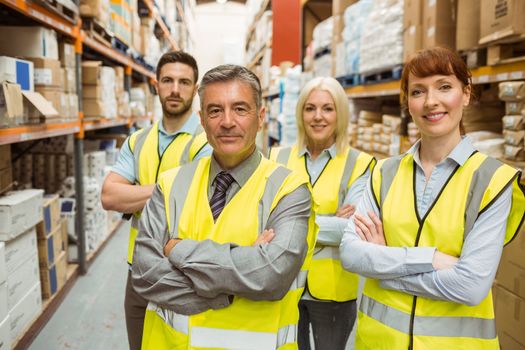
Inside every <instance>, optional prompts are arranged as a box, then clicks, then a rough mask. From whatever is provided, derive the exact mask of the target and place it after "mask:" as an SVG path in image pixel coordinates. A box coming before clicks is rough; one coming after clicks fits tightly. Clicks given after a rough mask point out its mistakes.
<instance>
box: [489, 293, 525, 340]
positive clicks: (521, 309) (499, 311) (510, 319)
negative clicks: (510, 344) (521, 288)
mask: <svg viewBox="0 0 525 350" xmlns="http://www.w3.org/2000/svg"><path fill="white" fill-rule="evenodd" d="M494 289H496V293H495V294H496V295H495V313H496V329H497V332H498V335H501V334H505V335H507V336H509V337H511V338H513V339H514V340H515V341H516V342H518V343H520V344H525V332H523V330H524V329H525V299H522V298H520V297H519V296H517V295H515V294H513V293H511V292H510V291H508V290H506V289H505V288H503V287H501V286H500V285H499V284H498V285H497V286H496V287H495V288H494Z"/></svg>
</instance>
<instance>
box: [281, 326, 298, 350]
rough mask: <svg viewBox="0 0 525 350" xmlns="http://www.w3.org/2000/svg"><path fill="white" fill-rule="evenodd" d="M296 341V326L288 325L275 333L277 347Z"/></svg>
mask: <svg viewBox="0 0 525 350" xmlns="http://www.w3.org/2000/svg"><path fill="white" fill-rule="evenodd" d="M296 341H297V326H296V325H290V326H285V327H282V328H280V329H279V331H278V332H277V347H278V348H279V347H281V346H283V345H285V344H290V343H295V342H296Z"/></svg>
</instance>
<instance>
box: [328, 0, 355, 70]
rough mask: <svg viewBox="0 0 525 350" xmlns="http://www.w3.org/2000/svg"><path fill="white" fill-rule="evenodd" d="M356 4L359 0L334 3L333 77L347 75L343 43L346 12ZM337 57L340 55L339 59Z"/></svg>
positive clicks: (336, 1) (341, 0)
mask: <svg viewBox="0 0 525 350" xmlns="http://www.w3.org/2000/svg"><path fill="white" fill-rule="evenodd" d="M356 2H357V0H335V1H333V2H332V17H333V21H334V27H333V33H332V76H341V75H345V72H344V60H345V59H344V57H345V49H344V43H343V30H344V26H345V20H344V12H345V10H346V9H347V7H348V6H350V5H352V4H354V3H356ZM337 55H339V58H338V57H337ZM338 62H339V64H338ZM338 66H339V71H337V67H338ZM338 73H339V74H338Z"/></svg>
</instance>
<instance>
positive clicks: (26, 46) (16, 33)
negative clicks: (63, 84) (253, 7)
mask: <svg viewBox="0 0 525 350" xmlns="http://www.w3.org/2000/svg"><path fill="white" fill-rule="evenodd" d="M0 32H1V33H2V35H1V36H0V52H2V53H3V54H4V55H8V56H23V57H46V58H52V59H55V60H58V42H57V33H56V32H55V31H54V30H53V29H48V28H45V27H15V26H1V27H0Z"/></svg>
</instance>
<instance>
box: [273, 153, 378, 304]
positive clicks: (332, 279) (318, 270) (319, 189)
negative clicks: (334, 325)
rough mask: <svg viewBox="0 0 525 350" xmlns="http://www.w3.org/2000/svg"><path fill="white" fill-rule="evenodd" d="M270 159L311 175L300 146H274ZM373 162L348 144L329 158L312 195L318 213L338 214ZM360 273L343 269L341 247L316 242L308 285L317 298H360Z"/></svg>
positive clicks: (341, 299) (344, 299)
mask: <svg viewBox="0 0 525 350" xmlns="http://www.w3.org/2000/svg"><path fill="white" fill-rule="evenodd" d="M270 159H272V160H275V161H277V162H278V163H281V164H284V165H286V166H287V167H288V168H290V169H293V170H296V171H300V172H302V173H303V174H304V175H305V176H308V177H310V175H309V174H308V170H307V168H306V158H305V157H304V156H299V150H298V148H297V145H294V146H292V147H286V148H272V150H271V151H270ZM373 163H374V157H372V156H371V155H369V154H367V153H364V152H360V151H358V150H356V149H353V148H350V147H348V148H347V149H346V150H345V152H342V153H340V154H338V155H336V156H335V157H334V158H332V159H330V160H329V161H328V163H327V164H326V166H325V168H324V169H323V171H322V172H321V174H320V175H319V177H318V179H317V181H315V183H311V180H310V183H311V185H312V186H313V198H314V200H315V202H316V203H317V211H316V214H319V215H335V213H336V212H337V209H338V208H339V207H341V205H342V204H343V201H344V199H345V196H346V193H347V192H348V189H349V188H350V186H352V184H353V183H354V181H355V180H356V179H357V178H359V177H360V176H361V175H363V174H364V173H365V172H366V170H367V169H369V168H371V167H372V166H373ZM358 284H359V276H358V275H357V274H354V273H351V272H348V271H346V270H344V269H343V266H342V265H341V259H340V257H339V247H331V246H325V245H322V244H319V243H316V249H315V251H314V256H313V258H312V263H311V265H310V269H309V271H308V278H307V283H306V288H307V289H308V292H309V293H310V295H311V296H312V297H313V298H315V299H320V300H331V301H337V302H344V301H349V300H355V299H356V298H357V287H358Z"/></svg>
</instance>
